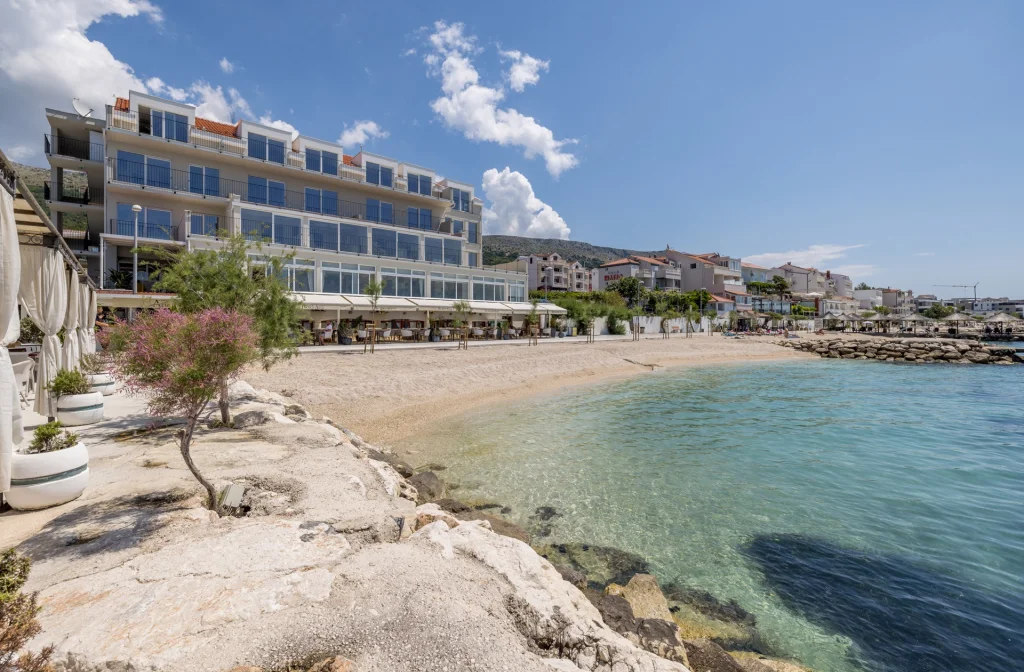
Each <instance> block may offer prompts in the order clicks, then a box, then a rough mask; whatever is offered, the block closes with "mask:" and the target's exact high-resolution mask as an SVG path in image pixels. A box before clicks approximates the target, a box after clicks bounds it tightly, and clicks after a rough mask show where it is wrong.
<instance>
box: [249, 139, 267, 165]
mask: <svg viewBox="0 0 1024 672" xmlns="http://www.w3.org/2000/svg"><path fill="white" fill-rule="evenodd" d="M249 156H250V157H251V158H253V159H262V160H264V161H266V160H267V137H266V136H265V135H256V134H255V133H250V134H249Z"/></svg>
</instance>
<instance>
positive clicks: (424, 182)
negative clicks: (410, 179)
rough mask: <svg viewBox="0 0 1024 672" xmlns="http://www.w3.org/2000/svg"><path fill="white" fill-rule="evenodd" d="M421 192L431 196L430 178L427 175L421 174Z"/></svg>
mask: <svg viewBox="0 0 1024 672" xmlns="http://www.w3.org/2000/svg"><path fill="white" fill-rule="evenodd" d="M420 193H421V194H423V195H424V196H430V178H429V177H427V176H426V175H421V176H420Z"/></svg>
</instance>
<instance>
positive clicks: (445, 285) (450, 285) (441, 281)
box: [430, 273, 469, 299]
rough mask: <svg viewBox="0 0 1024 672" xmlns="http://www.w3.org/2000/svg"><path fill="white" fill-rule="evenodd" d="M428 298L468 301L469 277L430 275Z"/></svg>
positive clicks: (443, 274)
mask: <svg viewBox="0 0 1024 672" xmlns="http://www.w3.org/2000/svg"><path fill="white" fill-rule="evenodd" d="M430 296H432V297H433V298H435V299H468V298H469V276H468V275H455V274H454V273H431V274H430Z"/></svg>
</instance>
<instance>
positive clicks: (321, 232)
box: [309, 219, 338, 250]
mask: <svg viewBox="0 0 1024 672" xmlns="http://www.w3.org/2000/svg"><path fill="white" fill-rule="evenodd" d="M309 246H310V247H312V248H313V249H315V250H337V249H338V225H337V224H335V223H333V222H318V221H316V220H313V219H311V220H309Z"/></svg>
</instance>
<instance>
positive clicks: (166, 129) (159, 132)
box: [150, 110, 188, 142]
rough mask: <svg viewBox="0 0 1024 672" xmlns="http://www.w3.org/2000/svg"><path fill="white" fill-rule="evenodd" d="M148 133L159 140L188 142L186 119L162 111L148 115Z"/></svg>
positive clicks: (180, 115)
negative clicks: (149, 122)
mask: <svg viewBox="0 0 1024 672" xmlns="http://www.w3.org/2000/svg"><path fill="white" fill-rule="evenodd" d="M150 121H151V122H152V123H151V124H150V133H152V134H153V135H155V136H157V137H160V138H167V139H168V140H177V141H178V142H188V117H187V116H185V115H184V114H174V113H173V112H164V111H162V110H153V111H152V112H151V113H150Z"/></svg>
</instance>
